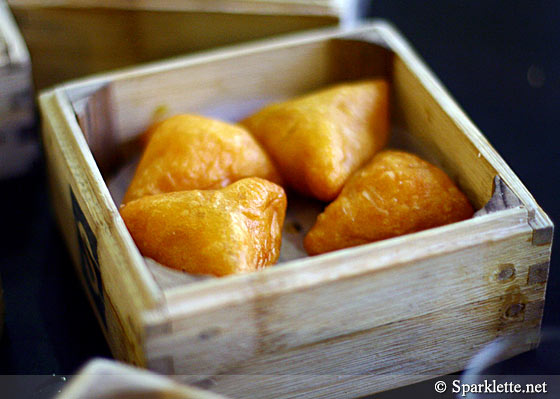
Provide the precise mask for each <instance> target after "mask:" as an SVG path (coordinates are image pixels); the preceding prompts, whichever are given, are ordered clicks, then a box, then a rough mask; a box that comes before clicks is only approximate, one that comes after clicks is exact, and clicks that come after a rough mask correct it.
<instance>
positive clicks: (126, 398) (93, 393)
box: [55, 359, 227, 399]
mask: <svg viewBox="0 0 560 399" xmlns="http://www.w3.org/2000/svg"><path fill="white" fill-rule="evenodd" d="M84 398H87V399H157V398H165V399H227V398H226V397H224V396H221V395H216V394H213V393H211V392H208V391H205V390H202V389H197V388H194V387H189V386H185V385H181V384H178V383H176V382H174V381H172V380H170V379H169V378H165V377H162V376H159V375H156V374H154V373H150V372H148V371H146V370H142V369H138V368H135V367H130V366H127V365H125V364H122V363H119V362H115V361H113V360H106V359H94V360H91V361H89V362H88V363H87V364H86V365H85V366H84V367H83V368H82V369H81V370H80V371H79V372H78V374H77V375H76V376H75V377H73V378H72V379H71V380H70V382H69V383H68V385H67V386H66V387H64V389H63V390H62V391H61V392H60V393H59V394H58V395H57V396H56V398H55V399H84Z"/></svg>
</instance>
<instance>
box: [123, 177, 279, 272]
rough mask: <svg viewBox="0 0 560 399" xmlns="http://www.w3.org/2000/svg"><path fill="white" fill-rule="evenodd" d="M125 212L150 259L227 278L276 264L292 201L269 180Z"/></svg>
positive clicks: (177, 196)
mask: <svg viewBox="0 0 560 399" xmlns="http://www.w3.org/2000/svg"><path fill="white" fill-rule="evenodd" d="M120 212H121V215H122V217H123V219H124V221H125V223H126V226H127V227H128V230H129V231H130V233H131V235H132V237H133V239H134V241H135V243H136V245H137V246H138V248H139V249H140V252H141V253H142V254H143V255H144V256H147V257H150V258H152V259H154V260H156V261H157V262H159V263H162V264H164V265H166V266H169V267H172V268H175V269H179V270H184V271H186V272H190V273H200V274H214V275H216V276H224V275H227V274H232V273H244V272H250V271H254V270H258V269H262V268H264V267H266V266H269V265H272V264H274V263H276V261H277V260H278V256H279V254H280V245H281V241H282V237H281V232H282V225H283V223H284V216H285V212H286V195H285V193H284V190H283V189H282V187H280V186H278V185H276V184H274V183H271V182H269V181H267V180H264V179H260V178H246V179H242V180H239V181H237V182H236V183H233V184H231V185H230V186H228V187H226V188H223V189H218V190H190V191H179V192H173V193H164V194H158V195H153V196H146V197H142V198H140V199H137V200H134V201H130V202H128V203H127V204H125V205H123V206H122V207H121V210H120Z"/></svg>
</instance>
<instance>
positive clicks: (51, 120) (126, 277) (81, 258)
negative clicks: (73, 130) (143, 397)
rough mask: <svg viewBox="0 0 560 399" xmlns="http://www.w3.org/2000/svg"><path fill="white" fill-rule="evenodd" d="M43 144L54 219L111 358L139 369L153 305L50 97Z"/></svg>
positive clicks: (44, 101) (44, 105)
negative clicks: (145, 314)
mask: <svg viewBox="0 0 560 399" xmlns="http://www.w3.org/2000/svg"><path fill="white" fill-rule="evenodd" d="M40 106H41V111H42V116H43V142H44V147H45V154H46V160H47V170H48V179H49V185H50V191H51V199H52V205H53V207H54V210H55V215H56V219H57V221H58V224H59V226H60V228H61V230H62V233H63V235H64V238H65V241H66V243H67V245H68V248H69V249H70V253H71V256H72V260H73V262H74V265H75V266H76V268H77V271H78V275H79V276H80V278H81V280H82V282H83V283H84V286H85V288H86V292H87V294H88V296H89V298H90V301H91V303H92V305H93V307H94V310H95V313H96V315H97V316H98V319H99V321H100V324H101V327H102V329H103V331H104V333H105V335H106V337H107V340H108V342H109V344H110V347H111V349H112V352H113V354H114V355H115V356H116V357H117V358H120V359H123V360H127V361H129V362H131V363H134V364H144V357H143V354H142V353H141V341H142V326H141V320H140V317H139V314H140V313H141V311H142V310H143V309H147V308H150V307H153V306H155V305H156V303H157V296H156V295H157V293H155V292H154V293H150V292H149V289H148V288H146V286H145V285H144V284H142V282H141V281H139V279H138V278H137V277H135V276H134V273H133V272H131V269H134V267H135V266H134V264H132V262H134V260H133V259H131V257H130V256H129V255H128V252H127V247H126V246H123V245H122V244H120V243H118V242H116V241H117V240H116V239H115V237H118V234H116V232H115V226H114V225H113V224H112V223H111V222H110V219H109V220H108V219H107V217H106V215H104V212H103V211H100V210H99V209H100V207H101V205H100V202H99V200H98V198H96V195H95V192H94V191H95V190H94V189H93V188H92V186H91V184H92V183H91V181H90V179H91V178H92V177H91V176H87V174H88V169H87V168H86V167H85V166H84V165H81V164H80V163H81V160H80V159H79V155H78V154H79V151H78V150H77V148H76V147H75V144H74V143H73V142H72V140H71V139H69V137H70V136H69V135H68V131H67V129H68V125H67V123H66V121H65V119H64V118H63V117H62V114H61V109H60V104H59V103H58V101H57V98H56V95H55V94H52V93H47V94H43V95H42V96H41V99H40Z"/></svg>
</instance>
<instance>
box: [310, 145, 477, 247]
mask: <svg viewBox="0 0 560 399" xmlns="http://www.w3.org/2000/svg"><path fill="white" fill-rule="evenodd" d="M472 215H473V208H472V206H471V204H470V203H469V201H468V200H467V198H466V197H465V195H464V194H463V193H462V192H461V191H459V189H458V188H457V187H456V186H455V184H454V183H453V181H451V179H450V178H449V177H448V176H447V175H446V174H445V172H443V171H442V170H440V169H439V168H437V167H436V166H434V165H432V164H430V163H428V162H426V161H423V160H422V159H420V158H418V157H417V156H416V155H413V154H409V153H405V152H401V151H383V152H380V153H379V154H377V155H375V156H374V157H373V159H372V160H371V162H370V163H368V164H367V165H366V166H365V167H364V168H363V169H361V170H360V171H358V172H357V173H356V174H355V175H353V176H352V177H351V178H350V180H349V181H348V183H347V184H346V185H345V186H344V189H343V190H342V192H341V193H340V195H339V196H338V198H337V199H336V200H335V201H333V202H332V203H331V204H330V205H329V206H327V208H326V209H325V211H324V212H323V213H322V214H320V215H319V217H318V218H317V222H316V223H315V225H314V226H313V227H312V228H311V230H310V231H309V233H307V235H306V236H305V239H304V247H305V249H306V251H307V252H308V253H309V254H310V255H317V254H320V253H323V252H329V251H334V250H337V249H341V248H347V247H353V246H356V245H360V244H365V243H368V242H372V241H378V240H383V239H385V238H390V237H395V236H399V235H402V234H407V233H412V232H415V231H420V230H424V229H428V228H431V227H436V226H442V225H445V224H448V223H453V222H458V221H460V220H464V219H467V218H470V217H472Z"/></svg>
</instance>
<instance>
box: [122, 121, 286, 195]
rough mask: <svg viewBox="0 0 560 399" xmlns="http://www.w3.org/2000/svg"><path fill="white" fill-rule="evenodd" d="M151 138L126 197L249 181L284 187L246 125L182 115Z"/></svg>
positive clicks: (158, 128) (154, 131)
mask: <svg viewBox="0 0 560 399" xmlns="http://www.w3.org/2000/svg"><path fill="white" fill-rule="evenodd" d="M148 132H149V133H150V136H151V138H150V139H149V142H148V144H147V146H146V149H145V151H144V154H143V156H142V159H141V160H140V163H139V165H138V168H137V169H136V172H135V174H134V177H133V179H132V182H131V183H130V186H129V187H128V190H127V192H126V194H125V196H124V199H123V203H127V202H129V201H132V200H134V199H137V198H141V197H144V196H146V195H154V194H160V193H166V192H173V191H182V190H192V189H216V188H220V187H225V186H227V185H228V184H230V183H233V182H235V181H237V180H239V179H242V178H245V177H251V176H256V177H262V178H264V179H268V180H270V181H273V182H275V183H280V176H279V174H278V172H277V171H276V168H275V166H274V165H273V163H272V162H271V160H270V158H269V157H268V155H267V154H266V153H265V152H264V150H263V149H262V148H261V146H260V145H259V143H258V142H257V141H256V140H255V139H254V138H253V137H252V136H251V134H249V132H248V131H247V130H245V129H244V128H243V127H241V126H237V125H232V124H229V123H225V122H221V121H217V120H213V119H208V118H205V117H202V116H197V115H177V116H174V117H172V118H169V119H167V120H165V121H163V122H159V123H157V124H155V125H154V126H152V127H151V128H150V129H148Z"/></svg>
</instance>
